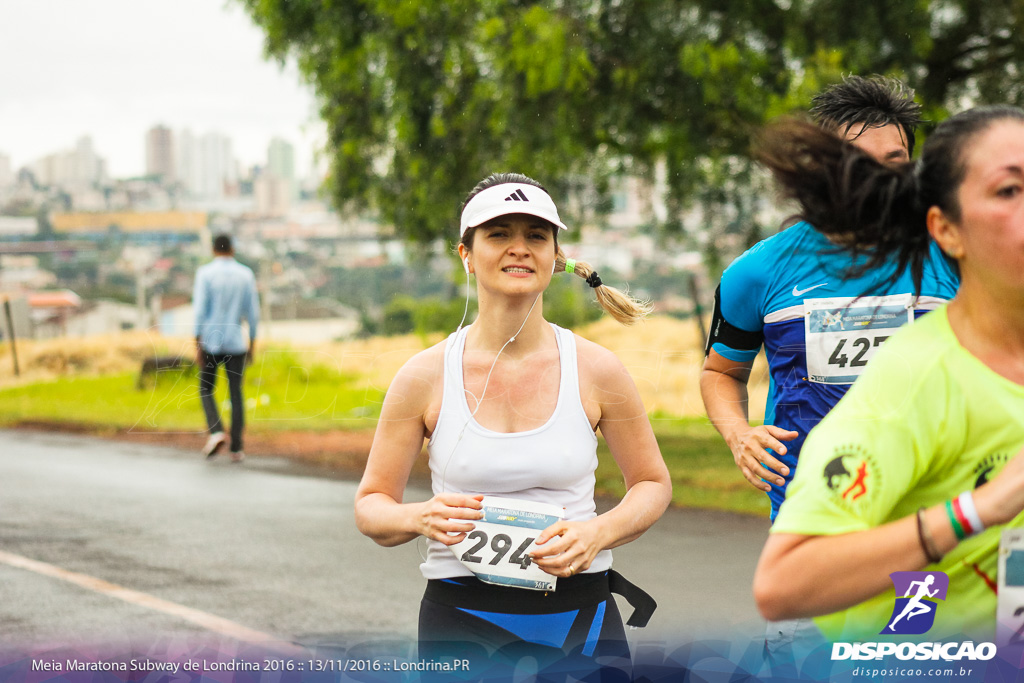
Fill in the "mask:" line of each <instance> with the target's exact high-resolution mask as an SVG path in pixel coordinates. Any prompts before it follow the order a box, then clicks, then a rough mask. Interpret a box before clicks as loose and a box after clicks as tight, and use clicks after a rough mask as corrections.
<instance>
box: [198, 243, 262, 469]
mask: <svg viewBox="0 0 1024 683" xmlns="http://www.w3.org/2000/svg"><path fill="white" fill-rule="evenodd" d="M213 255H214V259H213V261H212V262H211V263H207V264H206V265H204V266H200V268H199V270H198V271H196V282H195V288H194V290H193V293H192V305H193V308H194V309H195V315H196V362H197V363H198V364H199V397H200V399H201V400H202V403H203V412H204V413H205V414H206V424H207V427H209V432H210V437H209V439H208V440H207V441H206V446H204V447H203V454H204V455H206V457H207V458H212V457H214V456H215V455H217V453H218V452H220V451H221V449H223V448H224V446H225V445H227V444H228V438H227V436H225V434H224V429H223V427H222V426H221V421H220V414H219V413H218V411H217V403H216V402H215V401H214V398H213V388H214V385H215V384H216V382H217V368H218V367H220V366H221V365H223V366H224V370H225V372H226V373H227V376H228V390H229V393H230V395H231V440H230V446H231V461H232V462H241V461H242V460H243V459H244V458H245V454H244V453H243V452H242V429H243V428H244V427H245V403H244V401H243V399H242V375H243V373H244V372H245V365H246V361H251V360H252V353H253V348H254V345H255V340H256V327H257V325H258V324H259V320H260V299H259V294H257V293H256V276H255V275H253V272H252V269H251V268H249V267H248V266H244V265H242V264H241V263H239V262H238V261H236V260H235V256H234V255H235V251H234V247H233V246H232V244H231V237H230V236H228V235H217V236H216V237H214V238H213ZM243 319H245V320H246V322H248V324H249V339H248V343H246V339H245V336H244V335H243V332H242V320H243Z"/></svg>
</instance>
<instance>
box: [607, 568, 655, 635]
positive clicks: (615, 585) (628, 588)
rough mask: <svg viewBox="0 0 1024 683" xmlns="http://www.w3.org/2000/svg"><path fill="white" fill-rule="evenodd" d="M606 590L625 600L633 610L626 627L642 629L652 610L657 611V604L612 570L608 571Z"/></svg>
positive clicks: (644, 592) (645, 593)
mask: <svg viewBox="0 0 1024 683" xmlns="http://www.w3.org/2000/svg"><path fill="white" fill-rule="evenodd" d="M608 590H610V591H611V592H612V593H617V594H619V595H621V596H622V597H624V598H626V602H628V603H629V604H630V606H631V607H632V608H633V613H632V614H631V615H629V619H628V620H627V621H626V625H627V626H632V627H633V628H643V627H644V626H647V622H649V621H650V620H651V615H653V614H654V610H656V609H658V603H657V602H656V601H655V599H654V598H652V597H651V596H650V595H648V594H647V592H646V591H644V590H643V589H642V588H640V587H638V586H637V585H636V584H633V583H630V582H629V581H627V580H626V577H624V576H623V575H622V574H620V573H618V572H617V571H615V570H614V569H610V570H609V571H608Z"/></svg>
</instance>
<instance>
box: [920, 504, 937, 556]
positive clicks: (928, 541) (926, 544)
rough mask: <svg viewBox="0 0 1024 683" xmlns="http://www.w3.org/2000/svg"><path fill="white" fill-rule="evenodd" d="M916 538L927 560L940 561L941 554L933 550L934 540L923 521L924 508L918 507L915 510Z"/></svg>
mask: <svg viewBox="0 0 1024 683" xmlns="http://www.w3.org/2000/svg"><path fill="white" fill-rule="evenodd" d="M917 540H919V541H920V542H921V549H922V550H924V556H925V557H926V558H928V562H930V563H931V564H938V563H939V562H941V561H942V555H941V554H940V553H939V552H938V551H937V550H935V541H934V540H933V539H932V535H931V533H930V532H929V531H928V525H927V524H926V523H925V521H924V508H919V509H918V511H917Z"/></svg>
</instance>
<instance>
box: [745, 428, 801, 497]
mask: <svg viewBox="0 0 1024 683" xmlns="http://www.w3.org/2000/svg"><path fill="white" fill-rule="evenodd" d="M797 436H799V432H794V431H791V430H789V429H782V428H781V427H776V426H774V425H761V426H759V427H754V428H752V429H750V430H748V431H746V432H743V433H742V434H740V435H739V436H738V437H737V438H736V439H735V441H734V442H733V443H730V444H729V449H730V450H732V459H733V460H735V461H736V466H737V467H739V468H740V472H742V473H743V476H744V477H746V479H747V481H749V482H750V484H751V486H753V487H754V488H758V489H761V490H762V491H770V490H771V488H772V487H771V486H770V485H769V484H768V483H767V482H766V481H762V479H767V480H768V481H772V482H775V483H776V484H778V485H779V486H782V484H784V483H785V481H786V480H785V479H783V477H784V476H785V475H787V474H789V468H788V467H786V466H785V465H783V464H782V463H781V462H780V461H779V460H777V459H776V458H775V457H774V456H773V455H772V454H771V453H769V452H768V451H767V449H769V448H771V449H772V450H774V451H775V452H776V453H778V454H779V455H785V454H786V446H785V444H783V443H782V442H783V441H792V440H793V439H795V438H796V437H797ZM769 467H770V468H771V469H772V470H774V471H769V470H768V468H769ZM780 474H781V475H783V476H779V475H780Z"/></svg>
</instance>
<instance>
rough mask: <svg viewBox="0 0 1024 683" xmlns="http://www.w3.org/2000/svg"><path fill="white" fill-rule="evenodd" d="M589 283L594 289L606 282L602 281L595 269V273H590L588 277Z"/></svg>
mask: <svg viewBox="0 0 1024 683" xmlns="http://www.w3.org/2000/svg"><path fill="white" fill-rule="evenodd" d="M587 284H588V285H590V286H591V287H593V288H594V289H597V288H598V287H600V286H601V285H603V284H604V283H603V282H601V278H599V277H598V276H597V271H596V270H595V271H594V272H593V273H591V274H590V277H588V278H587Z"/></svg>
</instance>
